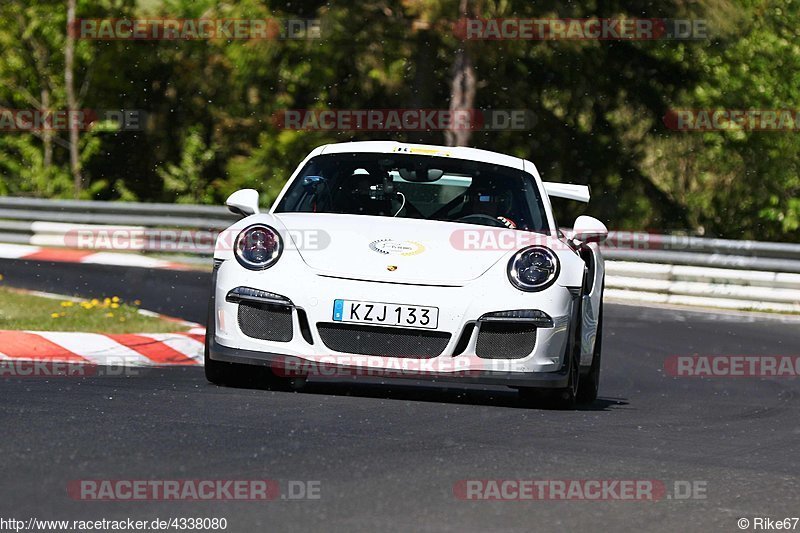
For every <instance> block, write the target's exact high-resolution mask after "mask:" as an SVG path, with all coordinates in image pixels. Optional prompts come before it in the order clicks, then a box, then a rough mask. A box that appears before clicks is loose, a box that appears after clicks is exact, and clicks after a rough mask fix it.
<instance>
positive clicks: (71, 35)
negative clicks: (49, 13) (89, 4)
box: [64, 0, 83, 198]
mask: <svg viewBox="0 0 800 533" xmlns="http://www.w3.org/2000/svg"><path fill="white" fill-rule="evenodd" d="M75 3H76V0H67V43H66V48H65V49H64V84H65V88H66V92H67V109H68V112H69V168H70V171H71V172H72V181H73V189H74V194H75V197H76V198H77V197H79V196H80V193H81V191H82V190H83V177H82V176H81V162H80V157H79V152H78V149H79V146H78V143H79V141H80V132H79V129H78V128H79V124H78V120H77V118H76V117H74V116H73V115H74V114H76V113H77V112H78V100H77V99H76V98H75V32H74V31H72V30H73V28H75Z"/></svg>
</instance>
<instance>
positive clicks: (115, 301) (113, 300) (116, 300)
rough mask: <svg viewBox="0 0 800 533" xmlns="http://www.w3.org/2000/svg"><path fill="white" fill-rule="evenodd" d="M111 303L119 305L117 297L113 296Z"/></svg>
mask: <svg viewBox="0 0 800 533" xmlns="http://www.w3.org/2000/svg"><path fill="white" fill-rule="evenodd" d="M111 301H112V302H114V303H119V296H114V297H113V298H111Z"/></svg>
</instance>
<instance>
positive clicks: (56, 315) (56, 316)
mask: <svg viewBox="0 0 800 533" xmlns="http://www.w3.org/2000/svg"><path fill="white" fill-rule="evenodd" d="M60 316H61V315H59V314H58V313H50V318H58V317H60Z"/></svg>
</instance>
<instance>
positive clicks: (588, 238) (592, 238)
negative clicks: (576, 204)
mask: <svg viewBox="0 0 800 533" xmlns="http://www.w3.org/2000/svg"><path fill="white" fill-rule="evenodd" d="M607 238H608V228H607V227H606V225H605V224H603V223H602V222H600V221H599V220H597V219H596V218H594V217H589V216H586V215H581V216H579V217H578V218H577V219H576V220H575V224H574V225H573V227H572V240H573V241H580V242H582V243H584V244H588V243H590V242H598V243H599V242H603V241H604V240H606V239H607Z"/></svg>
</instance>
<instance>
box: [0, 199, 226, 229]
mask: <svg viewBox="0 0 800 533" xmlns="http://www.w3.org/2000/svg"><path fill="white" fill-rule="evenodd" d="M235 220H237V217H236V215H234V214H232V213H230V212H229V211H228V210H227V209H226V208H225V207H223V206H207V205H189V204H156V203H136V202H93V201H88V200H43V199H38V198H14V197H0V231H2V232H4V233H9V232H11V233H18V232H24V231H29V229H26V228H25V227H24V224H25V221H28V222H29V223H30V222H36V221H43V222H64V223H71V224H113V225H131V226H145V227H168V228H193V229H204V230H210V229H224V228H226V227H228V226H229V225H230V224H231V223H233V222H234V221H235ZM14 223H16V224H14ZM9 230H11V231H9Z"/></svg>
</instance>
